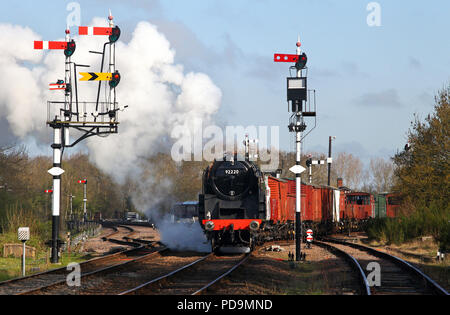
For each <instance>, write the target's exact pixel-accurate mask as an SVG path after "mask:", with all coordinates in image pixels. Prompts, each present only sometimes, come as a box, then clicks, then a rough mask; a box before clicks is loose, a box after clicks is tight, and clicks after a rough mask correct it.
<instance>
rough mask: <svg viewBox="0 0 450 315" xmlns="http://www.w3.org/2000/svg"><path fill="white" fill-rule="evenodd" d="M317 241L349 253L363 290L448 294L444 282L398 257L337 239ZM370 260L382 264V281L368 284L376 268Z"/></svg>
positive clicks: (370, 293)
mask: <svg viewBox="0 0 450 315" xmlns="http://www.w3.org/2000/svg"><path fill="white" fill-rule="evenodd" d="M316 244H318V245H319V246H324V247H327V248H328V249H330V250H332V251H334V252H337V253H340V255H343V256H346V259H347V260H348V261H349V262H350V263H351V264H352V266H353V268H354V269H355V270H357V271H358V273H359V279H360V286H361V294H364V295H448V293H447V292H446V291H445V290H444V289H443V288H442V287H441V286H439V285H438V284H437V283H436V282H435V281H433V280H432V279H431V278H430V277H428V276H427V275H426V274H424V273H423V272H422V271H421V270H419V269H418V268H416V267H414V266H413V265H411V264H410V263H408V262H406V261H404V260H402V259H400V258H398V257H395V256H392V255H390V254H387V253H384V252H380V251H377V250H375V249H373V248H370V247H366V246H363V245H360V244H355V243H347V242H344V241H340V240H335V239H323V240H322V241H321V242H319V241H318V242H316ZM370 263H377V264H378V265H379V266H380V277H381V283H380V284H381V285H378V286H377V285H373V286H370V285H369V281H368V279H367V277H368V276H369V275H371V273H372V271H374V269H371V270H369V271H368V270H367V267H368V265H369V264H370ZM369 279H371V277H370V278H369Z"/></svg>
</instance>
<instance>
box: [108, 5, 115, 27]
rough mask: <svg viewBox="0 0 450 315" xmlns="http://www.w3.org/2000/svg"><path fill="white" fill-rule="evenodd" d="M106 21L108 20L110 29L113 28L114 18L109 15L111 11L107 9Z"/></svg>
mask: <svg viewBox="0 0 450 315" xmlns="http://www.w3.org/2000/svg"><path fill="white" fill-rule="evenodd" d="M108 20H109V26H110V27H114V21H113V20H114V17H113V16H112V14H111V9H109V16H108Z"/></svg>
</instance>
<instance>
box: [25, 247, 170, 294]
mask: <svg viewBox="0 0 450 315" xmlns="http://www.w3.org/2000/svg"><path fill="white" fill-rule="evenodd" d="M142 248H144V247H142ZM142 248H140V249H142ZM133 250H136V249H133ZM167 250H169V249H168V248H167V247H161V248H159V249H156V250H155V251H154V252H151V253H149V254H146V255H143V256H140V257H137V258H134V259H132V260H129V261H125V262H122V263H119V264H116V265H111V266H106V267H103V268H101V269H97V270H93V271H91V272H88V273H85V274H82V275H81V276H80V278H81V279H86V278H88V277H91V276H94V275H99V274H102V273H104V272H108V271H112V270H115V269H119V268H121V267H123V266H125V265H128V264H132V263H136V262H139V261H141V260H145V259H148V258H150V257H152V256H156V255H158V254H160V253H162V252H164V251H167ZM65 283H66V281H65V280H62V281H58V282H54V283H52V284H50V285H43V286H41V287H38V288H34V289H32V290H29V291H25V292H21V293H19V294H17V295H29V294H33V293H37V292H39V291H42V290H45V289H50V288H52V287H55V286H58V285H63V284H65Z"/></svg>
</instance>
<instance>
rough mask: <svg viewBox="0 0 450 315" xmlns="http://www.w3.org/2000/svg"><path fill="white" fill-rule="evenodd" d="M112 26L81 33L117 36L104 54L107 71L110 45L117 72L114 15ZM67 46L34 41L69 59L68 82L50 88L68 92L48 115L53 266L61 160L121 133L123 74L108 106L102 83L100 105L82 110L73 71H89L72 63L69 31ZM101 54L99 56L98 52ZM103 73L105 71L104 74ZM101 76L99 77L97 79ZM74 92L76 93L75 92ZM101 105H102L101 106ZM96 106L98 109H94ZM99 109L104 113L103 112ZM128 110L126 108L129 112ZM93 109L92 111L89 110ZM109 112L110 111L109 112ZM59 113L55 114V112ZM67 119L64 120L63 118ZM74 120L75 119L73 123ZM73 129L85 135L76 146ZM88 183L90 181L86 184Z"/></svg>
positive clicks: (52, 105) (83, 29) (117, 78)
mask: <svg viewBox="0 0 450 315" xmlns="http://www.w3.org/2000/svg"><path fill="white" fill-rule="evenodd" d="M108 19H109V25H110V26H111V27H94V28H90V27H81V26H80V27H79V28H78V33H79V35H102V36H105V35H114V36H113V39H111V37H110V40H109V42H107V43H105V46H104V49H103V52H102V53H99V54H101V55H102V65H101V68H102V69H103V61H104V56H105V47H106V45H107V44H110V50H109V53H110V60H109V69H110V72H111V73H113V72H115V42H116V41H117V40H118V39H119V37H120V29H119V28H118V27H116V32H114V30H113V29H112V27H113V26H114V23H113V17H112V15H111V12H110V13H109V16H108ZM65 40H66V41H65V42H56V41H34V49H37V50H42V49H59V50H64V55H65V67H64V70H65V75H64V82H62V80H58V82H56V83H52V84H50V85H49V88H50V90H64V92H65V94H64V96H65V98H64V105H62V103H63V102H52V101H49V102H48V106H47V108H48V115H47V118H48V119H47V124H48V125H49V126H50V127H52V128H53V144H52V149H53V168H52V169H51V170H49V173H50V174H51V175H52V176H53V198H52V217H53V218H52V222H53V223H52V224H53V226H52V240H51V242H50V243H51V247H52V257H51V262H52V263H57V262H58V251H59V246H60V244H61V241H60V240H58V236H59V216H60V199H61V175H62V174H63V173H64V170H63V169H61V159H62V153H63V152H64V148H71V147H74V146H75V145H76V144H77V143H79V142H80V141H82V140H84V139H87V138H89V137H92V136H100V135H109V134H114V133H118V125H119V122H118V119H117V116H116V115H117V111H118V108H116V104H117V103H116V91H115V88H116V87H117V85H118V84H119V82H120V74H119V73H116V76H113V75H111V78H112V80H114V79H115V81H114V82H112V83H111V84H110V92H109V94H107V95H106V97H105V98H107V97H108V95H109V99H106V101H104V102H101V103H100V102H99V98H100V88H101V85H100V83H101V81H100V82H99V89H98V93H97V101H96V102H83V107H82V108H80V107H79V102H78V89H77V80H76V77H75V80H74V84H73V85H72V71H71V69H72V68H71V67H72V66H73V67H74V75H76V72H77V70H76V69H77V67H89V66H88V65H81V64H76V63H73V62H71V57H72V55H73V54H74V52H75V50H76V43H75V41H73V40H72V39H71V36H70V30H69V28H68V27H67V28H66V31H65ZM97 53H98V52H97ZM100 72H102V71H100ZM96 76H97V75H96ZM73 88H74V89H73ZM111 89H114V91H111ZM73 95H75V99H74V102H73V99H72V96H73ZM99 104H101V105H99ZM92 106H94V107H92ZM99 106H100V107H101V109H99ZM126 107H128V106H124V107H123V108H126ZM88 108H89V109H88ZM105 109H106V111H105ZM54 111H55V112H54ZM99 115H100V117H101V121H97V117H99ZM107 115H108V116H109V117H110V121H109V123H106V122H105V121H103V119H104V118H103V117H108V116H107ZM63 116H64V117H63ZM73 118H74V119H73ZM69 128H75V129H77V130H78V132H81V133H82V135H81V136H80V137H79V138H78V139H77V140H75V141H74V142H73V143H71V142H70V137H69ZM86 183H87V181H86ZM86 183H85V189H84V190H85V193H84V220H86V219H87V210H86V202H87V198H86Z"/></svg>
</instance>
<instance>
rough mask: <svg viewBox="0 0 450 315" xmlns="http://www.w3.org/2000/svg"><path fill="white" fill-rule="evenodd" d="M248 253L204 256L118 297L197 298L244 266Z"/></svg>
mask: <svg viewBox="0 0 450 315" xmlns="http://www.w3.org/2000/svg"><path fill="white" fill-rule="evenodd" d="M249 257H250V254H245V255H239V256H222V257H219V256H216V255H214V254H212V253H211V254H209V255H206V256H204V257H202V258H200V259H198V260H196V261H194V262H192V263H191V264H188V265H185V266H183V267H181V268H179V269H176V270H174V271H172V272H170V273H168V274H165V275H163V276H160V277H158V278H155V279H152V280H150V281H148V282H146V283H144V284H141V285H139V286H137V287H135V288H133V289H129V290H127V291H124V292H121V293H120V295H200V294H205V293H206V292H207V290H208V289H210V288H211V287H213V286H214V285H216V284H217V283H219V282H220V281H221V280H222V279H224V278H225V277H226V276H228V275H230V274H231V273H232V272H233V271H234V270H235V269H236V268H238V267H239V266H240V265H242V264H243V263H245V262H246V261H247V260H248V258H249Z"/></svg>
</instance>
